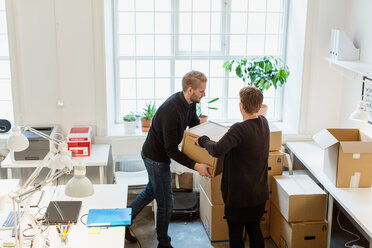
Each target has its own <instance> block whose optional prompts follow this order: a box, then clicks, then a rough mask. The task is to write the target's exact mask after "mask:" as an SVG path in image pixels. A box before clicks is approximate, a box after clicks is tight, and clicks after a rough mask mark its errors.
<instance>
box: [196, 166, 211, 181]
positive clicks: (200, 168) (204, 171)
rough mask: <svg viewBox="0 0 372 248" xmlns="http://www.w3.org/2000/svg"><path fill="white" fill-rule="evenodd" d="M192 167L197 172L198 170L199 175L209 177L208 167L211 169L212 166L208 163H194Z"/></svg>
mask: <svg viewBox="0 0 372 248" xmlns="http://www.w3.org/2000/svg"><path fill="white" fill-rule="evenodd" d="M194 169H195V170H196V171H197V172H199V175H200V176H202V177H209V178H211V175H210V174H209V172H208V169H213V166H210V165H208V164H200V163H196V164H195V166H194Z"/></svg>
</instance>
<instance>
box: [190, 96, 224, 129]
mask: <svg viewBox="0 0 372 248" xmlns="http://www.w3.org/2000/svg"><path fill="white" fill-rule="evenodd" d="M219 99H220V98H219V97H216V98H214V99H212V100H210V101H208V102H207V104H210V103H213V102H215V101H218V100H219ZM208 109H213V110H218V108H216V107H209V106H208ZM196 114H197V115H198V117H199V120H200V124H202V123H204V122H206V121H207V120H208V116H207V115H204V114H203V111H202V104H201V102H199V103H198V104H196Z"/></svg>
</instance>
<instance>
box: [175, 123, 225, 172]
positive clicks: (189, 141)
mask: <svg viewBox="0 0 372 248" xmlns="http://www.w3.org/2000/svg"><path fill="white" fill-rule="evenodd" d="M227 130H229V129H228V128H227V127H225V126H223V125H220V124H218V123H215V122H211V121H208V122H205V123H203V124H200V125H198V126H196V127H193V128H190V129H188V130H187V131H185V132H184V135H183V142H182V152H183V153H184V154H186V155H187V156H188V157H189V158H191V159H192V160H194V161H196V162H198V163H203V164H209V165H211V166H213V169H208V171H209V174H210V175H211V176H216V175H218V174H220V173H221V172H222V167H223V157H220V158H215V157H212V156H211V155H209V153H208V151H207V150H206V149H205V148H201V147H200V146H198V145H196V144H195V139H197V138H199V137H201V136H203V135H207V136H208V137H209V138H210V139H211V140H212V141H214V142H217V141H219V140H220V139H221V138H222V136H224V134H225V133H226V132H227Z"/></svg>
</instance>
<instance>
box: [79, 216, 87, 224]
mask: <svg viewBox="0 0 372 248" xmlns="http://www.w3.org/2000/svg"><path fill="white" fill-rule="evenodd" d="M85 216H88V214H83V215H82V216H81V217H80V222H81V223H82V224H83V225H84V226H86V225H87V222H86V221H85V222H84V221H83V217H85Z"/></svg>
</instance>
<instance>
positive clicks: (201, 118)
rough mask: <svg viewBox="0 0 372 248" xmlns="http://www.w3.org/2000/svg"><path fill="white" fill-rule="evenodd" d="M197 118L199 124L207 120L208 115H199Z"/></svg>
mask: <svg viewBox="0 0 372 248" xmlns="http://www.w3.org/2000/svg"><path fill="white" fill-rule="evenodd" d="M199 120H200V124H202V123H204V122H206V121H207V120H208V116H207V115H201V116H199Z"/></svg>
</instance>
